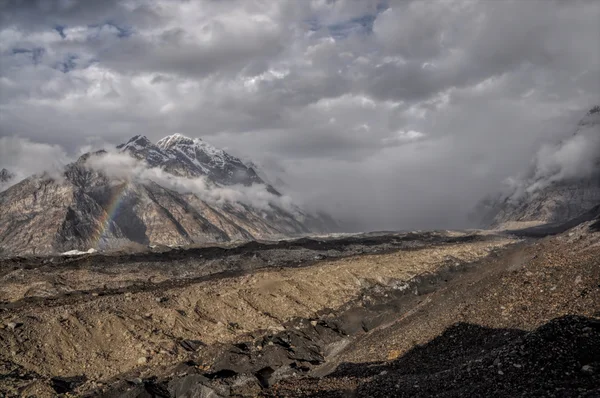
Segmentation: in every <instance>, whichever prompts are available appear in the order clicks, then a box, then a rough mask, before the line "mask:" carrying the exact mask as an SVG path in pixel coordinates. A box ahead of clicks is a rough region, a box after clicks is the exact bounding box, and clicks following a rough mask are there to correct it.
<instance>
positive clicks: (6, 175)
mask: <svg viewBox="0 0 600 398" xmlns="http://www.w3.org/2000/svg"><path fill="white" fill-rule="evenodd" d="M14 177H15V176H14V174H12V173H11V172H10V171H8V170H6V169H2V170H0V183H4V182H8V181H10V180H12V179H13V178H14Z"/></svg>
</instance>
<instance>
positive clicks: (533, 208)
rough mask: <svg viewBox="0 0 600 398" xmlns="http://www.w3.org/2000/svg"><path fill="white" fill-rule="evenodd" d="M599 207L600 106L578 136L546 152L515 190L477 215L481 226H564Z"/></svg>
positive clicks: (488, 203) (487, 201)
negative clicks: (556, 224) (563, 224)
mask: <svg viewBox="0 0 600 398" xmlns="http://www.w3.org/2000/svg"><path fill="white" fill-rule="evenodd" d="M598 204H600V106H596V107H593V108H592V109H591V110H590V111H589V112H587V114H586V115H585V116H584V118H583V119H581V121H580V122H579V123H578V124H577V127H576V129H575V131H574V133H573V134H572V135H571V136H569V137H568V138H566V139H565V140H563V141H562V142H560V143H559V144H558V145H555V146H546V147H544V148H542V149H541V150H540V151H539V152H538V154H537V156H536V158H535V160H534V163H533V164H532V167H531V168H530V170H529V171H528V172H527V174H525V176H524V177H522V178H520V179H518V180H516V183H515V184H514V185H513V187H512V189H511V190H510V191H509V192H508V193H506V194H504V195H501V194H498V195H497V196H495V197H494V196H492V197H488V198H486V199H484V200H483V201H481V202H480V203H479V205H478V207H477V209H476V210H475V212H474V213H475V217H476V218H477V219H478V221H479V224H480V225H482V226H489V225H492V226H501V225H507V224H508V223H515V222H517V223H529V224H532V223H538V224H541V223H561V222H566V221H568V220H570V219H573V218H576V217H578V216H580V215H582V214H584V213H586V212H587V211H589V210H590V209H592V208H594V207H595V206H596V205H598Z"/></svg>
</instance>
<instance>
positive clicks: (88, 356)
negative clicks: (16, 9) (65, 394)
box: [0, 234, 516, 396]
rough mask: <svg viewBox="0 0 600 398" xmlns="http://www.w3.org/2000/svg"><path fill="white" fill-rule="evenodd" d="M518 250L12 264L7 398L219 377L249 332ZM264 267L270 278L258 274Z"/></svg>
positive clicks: (343, 250)
mask: <svg viewBox="0 0 600 398" xmlns="http://www.w3.org/2000/svg"><path fill="white" fill-rule="evenodd" d="M432 236H433V238H432ZM365 241H368V239H366V240H365ZM515 242H516V241H515V240H514V239H511V238H508V237H498V236H493V235H490V236H483V235H481V236H480V235H473V234H471V235H465V234H437V235H435V236H434V235H422V236H420V237H414V236H413V237H411V238H410V239H407V238H406V234H405V235H395V236H394V235H390V236H388V237H385V238H384V239H381V240H380V241H376V242H370V243H365V242H363V241H361V242H358V243H356V244H355V245H354V246H352V245H347V246H343V247H342V246H340V244H338V246H340V247H337V246H336V244H335V243H333V244H332V243H331V242H330V243H327V242H316V243H315V242H307V243H306V244H304V246H303V245H302V244H300V245H299V246H298V247H288V246H285V247H282V248H280V247H279V246H270V247H269V246H268V245H267V246H268V247H267V249H264V248H262V247H261V248H260V249H256V250H254V251H253V249H252V247H250V248H246V249H239V250H238V249H234V250H232V251H231V252H228V251H226V250H225V249H223V250H225V251H224V252H220V254H218V255H217V254H215V253H214V252H213V251H211V250H213V249H210V248H207V249H197V250H196V251H190V252H186V251H176V252H175V254H173V253H153V254H142V255H139V256H135V255H133V256H129V257H127V256H125V257H119V256H113V257H110V256H109V257H103V256H86V257H83V258H82V259H61V258H49V259H41V258H34V259H29V260H28V259H9V260H5V261H4V262H3V263H2V268H1V269H2V271H1V278H2V288H1V291H0V297H1V298H2V300H3V302H2V303H0V322H1V324H0V325H1V326H0V327H1V329H0V362H1V363H3V368H4V369H3V373H4V377H3V378H1V379H0V389H2V390H3V391H5V393H6V394H7V395H9V396H10V395H16V396H18V395H24V396H27V394H30V395H33V396H44V395H46V396H53V395H54V394H56V391H59V390H60V388H59V389H58V390H56V388H54V390H53V389H52V388H51V387H50V385H53V384H54V385H55V387H56V381H54V382H53V381H52V380H51V378H53V377H55V378H56V377H62V378H64V377H75V376H84V378H85V380H86V381H85V382H84V383H83V384H81V383H79V384H81V385H80V386H78V388H77V390H76V391H78V392H79V393H84V392H85V391H91V390H94V389H95V390H96V391H97V392H101V391H102V390H103V388H105V386H106V385H107V384H108V385H110V384H111V383H113V382H115V380H119V378H123V377H136V376H137V377H145V376H148V375H152V374H164V373H165V372H168V369H170V368H171V367H172V366H174V365H176V364H177V363H181V362H184V361H186V360H189V359H190V358H194V359H198V358H199V357H200V359H201V361H202V363H203V365H202V366H205V367H206V368H207V369H208V368H210V366H211V361H212V359H211V358H212V357H211V356H212V355H216V354H215V353H216V352H218V349H217V348H215V347H219V346H223V345H225V344H227V343H230V342H235V341H239V340H240V339H244V338H247V336H248V335H249V333H265V332H268V331H269V330H270V331H281V330H284V326H283V325H284V323H285V322H287V321H289V320H291V319H294V318H314V317H316V316H317V315H318V314H319V313H320V312H321V311H323V310H325V309H332V310H335V309H337V308H341V307H342V306H344V305H345V304H346V303H348V302H351V301H352V300H355V299H356V298H357V297H359V296H360V295H361V293H362V292H364V291H366V290H369V289H370V288H372V287H375V286H388V287H389V286H399V285H401V284H402V283H404V282H405V281H408V280H410V279H411V278H413V277H415V276H416V275H419V274H422V273H427V272H429V273H430V272H434V271H435V270H436V269H438V268H440V267H442V266H447V265H448V264H462V263H472V262H474V261H477V260H480V259H481V258H484V257H486V256H488V255H489V253H490V252H492V251H494V250H497V249H501V248H503V247H506V246H507V245H510V244H513V243H515ZM315 245H317V247H316V248H315V247H314V246H315ZM361 245H362V246H361ZM321 246H322V248H323V249H325V250H318V249H319V247H321ZM336 247H337V249H336ZM357 247H358V249H357ZM203 250H204V251H203ZM378 251H382V252H384V253H382V254H375V253H377V252H378ZM361 253H362V254H361ZM327 257H339V258H337V259H336V258H334V259H328V258H327ZM149 259H152V261H150V260H149ZM161 259H162V260H163V261H161ZM307 259H308V260H310V261H308V260H307ZM111 260H113V262H114V263H111ZM303 262H305V263H306V264H305V265H303V266H301V265H302V264H299V263H303ZM253 263H255V265H256V268H258V269H256V270H255V271H253V272H250V270H251V269H252V268H253V266H251V265H252V264H253ZM98 264H100V265H102V266H99V265H98ZM240 264H241V266H240ZM249 264H250V265H249ZM265 264H267V265H268V264H270V265H269V266H268V267H267V268H261V266H262V265H265ZM231 269H233V270H234V272H230V273H228V270H231ZM217 271H218V272H220V273H217V274H215V273H214V272H217ZM260 331H262V332H260ZM190 342H191V344H192V347H191V349H190ZM205 345H206V346H207V347H205ZM199 346H202V348H201V349H199V348H198V347H199ZM215 350H216V351H215ZM196 351H197V352H196ZM203 356H204V357H203ZM19 375H20V376H19ZM82 380H83V378H82Z"/></svg>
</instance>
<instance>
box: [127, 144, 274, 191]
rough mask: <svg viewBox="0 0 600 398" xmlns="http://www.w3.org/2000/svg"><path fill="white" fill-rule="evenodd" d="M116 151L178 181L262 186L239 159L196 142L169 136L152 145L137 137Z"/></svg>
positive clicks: (261, 181) (251, 170) (258, 179)
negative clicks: (189, 179)
mask: <svg viewBox="0 0 600 398" xmlns="http://www.w3.org/2000/svg"><path fill="white" fill-rule="evenodd" d="M117 148H118V149H120V150H121V151H122V152H128V153H129V154H131V155H132V156H133V157H135V158H137V159H140V160H144V161H146V162H147V163H148V164H149V165H150V166H151V167H160V168H162V169H164V170H165V171H167V172H169V173H171V174H173V175H176V176H180V177H199V176H205V177H207V178H208V179H209V180H211V181H212V182H215V183H218V184H222V185H234V184H243V185H247V186H249V185H252V184H265V185H266V183H265V182H264V181H263V180H262V179H261V178H260V177H258V175H257V174H256V172H255V171H254V169H252V168H250V167H248V166H246V165H245V164H244V163H243V162H242V161H241V160H240V159H238V158H236V157H234V156H231V155H229V154H228V153H227V152H225V151H223V150H222V149H218V148H215V147H213V146H212V145H209V144H207V143H206V142H204V141H202V140H201V139H199V138H195V139H192V138H189V137H186V136H183V135H181V134H173V135H170V136H167V137H165V138H163V139H161V140H159V141H158V142H157V143H156V144H153V143H152V142H150V140H148V138H146V137H144V136H140V135H137V136H135V137H133V138H131V139H130V140H129V141H128V142H126V143H125V144H122V145H119V146H118V147H117ZM271 189H272V188H271Z"/></svg>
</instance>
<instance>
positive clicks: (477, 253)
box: [0, 225, 600, 397]
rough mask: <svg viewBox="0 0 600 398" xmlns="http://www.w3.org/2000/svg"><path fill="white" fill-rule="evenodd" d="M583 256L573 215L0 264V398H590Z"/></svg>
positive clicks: (595, 243) (599, 264)
mask: <svg viewBox="0 0 600 398" xmlns="http://www.w3.org/2000/svg"><path fill="white" fill-rule="evenodd" d="M599 254H600V234H599V233H594V232H593V231H592V230H590V228H589V226H588V225H582V226H580V227H577V228H575V229H572V230H570V231H568V232H567V233H564V234H562V235H559V236H555V237H547V238H544V239H538V240H518V239H516V238H511V237H510V236H502V235H500V236H498V235H494V234H490V233H488V232H479V233H469V234H465V233H452V234H451V233H423V234H392V235H382V236H370V237H369V236H364V237H360V238H357V239H350V240H348V239H344V238H340V239H330V240H301V241H297V242H296V243H290V242H280V243H277V244H258V243H257V244H250V245H245V246H240V247H228V248H202V249H190V250H178V251H169V252H165V253H141V254H133V255H113V256H83V257H81V258H70V259H65V258H30V259H8V260H5V261H3V262H1V263H0V278H2V290H1V292H0V295H1V296H0V297H2V300H3V302H0V319H1V322H2V323H1V325H2V329H0V375H1V376H2V377H0V391H3V392H4V393H5V395H6V396H56V394H57V393H68V394H71V395H76V396H78V395H82V396H106V397H179V396H189V397H191V396H199V397H204V396H206V397H208V396H213V397H218V396H232V395H235V396H257V395H264V396H277V397H280V396H290V397H292V396H293V397H303V396H313V397H346V396H353V397H356V396H360V397H362V396H364V397H371V396H381V397H386V396H432V395H439V396H448V397H458V396H465V394H466V395H469V394H470V391H471V390H469V388H471V389H472V391H475V392H471V395H472V396H514V395H515V391H517V392H520V393H521V392H523V391H529V393H528V394H529V395H528V396H549V395H552V394H550V393H549V391H550V390H548V389H551V391H552V392H553V394H554V391H555V390H556V391H558V393H556V394H554V395H556V396H593V394H594V391H595V388H596V387H598V388H600V352H598V353H596V351H595V348H594V347H596V346H597V344H595V342H596V341H598V342H600V340H598V339H600V330H599V331H598V334H597V335H596V334H594V333H595V332H593V331H594V330H596V326H595V325H596V324H594V323H593V322H594V321H593V319H595V318H598V317H600V256H599ZM567 315H568V316H573V315H578V316H585V317H588V318H564V319H561V320H557V321H552V322H550V321H551V320H552V319H554V318H558V317H563V316H567ZM548 322H550V323H548ZM596 322H597V321H596ZM599 325H600V324H599ZM590 331H592V332H590ZM590 333H591V334H590ZM540 336H541V337H540ZM594 339H596V340H594ZM598 346H599V347H600V345H598ZM519 347H520V348H519ZM540 347H545V348H547V349H546V350H542V349H541V348H540ZM541 351H544V354H542V353H541ZM582 352H583V353H582ZM521 353H523V354H522V355H521ZM565 353H567V354H569V355H570V356H568V355H567V354H565ZM515 355H516V356H519V355H521V357H522V358H521V357H519V358H518V359H515V358H516V357H515ZM527 355H529V356H527ZM561 355H562V356H561ZM564 355H567V357H568V358H567V357H565V356H564ZM596 357H597V358H596ZM511 361H512V362H511ZM594 361H596V362H594ZM509 362H510V363H514V364H516V365H518V366H523V368H520V367H519V368H517V367H515V366H512V367H510V366H508V367H507V365H506V363H509ZM545 363H549V364H552V365H548V369H546V371H545V372H544V369H545V368H546V366H545ZM503 364H504V365H503ZM410 369H412V370H410ZM520 369H522V370H520ZM540 369H541V370H540ZM555 373H556V374H555ZM505 374H506V377H505V378H504V379H502V377H504V375H505ZM558 374H560V375H561V376H557V375H558ZM561 377H562V378H561ZM540 386H542V387H540ZM465 388H466V389H465ZM540 388H541V389H540ZM598 391H599V392H600V390H598ZM211 394H212V395H211ZM444 394H445V395H444ZM586 394H587V395H586ZM590 394H591V395H590Z"/></svg>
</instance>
